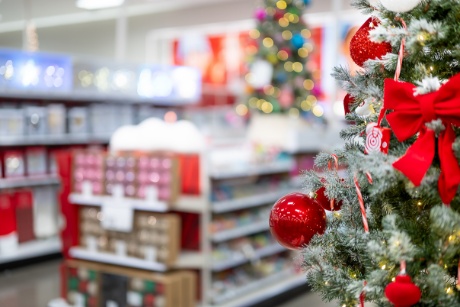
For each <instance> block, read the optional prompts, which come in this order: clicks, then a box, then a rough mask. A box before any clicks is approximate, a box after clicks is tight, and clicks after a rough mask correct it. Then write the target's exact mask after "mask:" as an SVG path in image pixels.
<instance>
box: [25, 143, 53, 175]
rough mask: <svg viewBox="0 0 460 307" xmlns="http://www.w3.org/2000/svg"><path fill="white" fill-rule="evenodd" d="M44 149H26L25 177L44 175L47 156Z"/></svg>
mask: <svg viewBox="0 0 460 307" xmlns="http://www.w3.org/2000/svg"><path fill="white" fill-rule="evenodd" d="M46 154H47V153H46V148H45V147H27V148H26V169H27V176H36V175H41V176H43V175H46V173H47V169H48V168H47V155H46Z"/></svg>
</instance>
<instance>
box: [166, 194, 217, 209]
mask: <svg viewBox="0 0 460 307" xmlns="http://www.w3.org/2000/svg"><path fill="white" fill-rule="evenodd" d="M208 208H209V207H208V200H207V199H206V198H204V197H202V196H180V197H179V199H178V200H177V201H176V202H175V203H174V205H173V207H172V208H171V209H173V210H176V211H182V212H192V213H203V212H206V211H207V210H208Z"/></svg>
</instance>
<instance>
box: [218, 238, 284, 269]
mask: <svg viewBox="0 0 460 307" xmlns="http://www.w3.org/2000/svg"><path fill="white" fill-rule="evenodd" d="M284 251H286V249H285V248H284V247H282V246H281V245H279V244H272V245H268V246H265V247H263V248H260V249H258V250H256V251H255V255H254V259H260V258H263V257H267V256H271V255H275V254H278V253H281V252H284ZM249 261H251V259H249V258H247V257H245V256H244V255H242V254H241V255H237V256H235V257H234V258H232V259H227V260H221V261H219V262H216V263H214V264H213V265H212V270H213V271H214V272H220V271H223V270H227V269H230V268H233V267H236V266H239V265H242V264H245V263H247V262H249Z"/></svg>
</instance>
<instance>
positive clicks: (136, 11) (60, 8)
mask: <svg viewBox="0 0 460 307" xmlns="http://www.w3.org/2000/svg"><path fill="white" fill-rule="evenodd" d="M244 1H251V0H125V5H124V6H123V12H124V13H125V14H126V15H127V16H129V17H134V16H141V15H149V14H156V13H161V12H166V11H174V10H180V9H187V8H190V7H194V6H202V5H206V4H211V3H212V4H216V3H218V2H232V3H234V4H235V5H238V2H244ZM252 1H256V0H252ZM338 2H341V4H340V5H341V9H349V8H350V4H349V2H350V0H316V1H315V0H313V1H312V5H311V7H310V8H309V10H308V11H309V12H324V11H331V10H332V8H333V7H334V5H333V3H338ZM120 11H121V10H120V8H111V9H104V10H96V11H87V10H84V9H80V8H77V7H76V6H75V0H0V33H7V32H14V31H21V30H23V29H24V24H25V20H27V19H28V18H30V19H32V20H33V21H34V23H35V25H36V26H37V27H38V28H45V27H56V26H62V25H70V24H79V23H88V22H93V21H102V20H110V19H115V18H117V17H118V16H119V15H120Z"/></svg>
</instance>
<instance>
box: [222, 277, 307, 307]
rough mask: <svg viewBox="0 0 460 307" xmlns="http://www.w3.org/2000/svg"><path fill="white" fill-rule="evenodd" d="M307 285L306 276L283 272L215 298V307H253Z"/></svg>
mask: <svg viewBox="0 0 460 307" xmlns="http://www.w3.org/2000/svg"><path fill="white" fill-rule="evenodd" d="M293 275H294V276H293ZM305 283H306V281H305V276H303V275H296V274H295V273H294V272H293V271H292V270H286V271H282V272H279V273H275V274H273V275H270V276H268V277H265V278H262V279H260V280H257V281H254V282H252V283H250V284H247V285H245V286H244V287H240V288H238V289H234V290H229V291H228V292H227V293H224V294H222V295H219V296H217V297H214V299H213V301H214V304H215V305H214V306H219V307H244V306H252V305H254V304H257V303H259V302H261V301H264V300H267V299H269V298H271V297H275V296H277V295H280V294H282V293H284V292H286V291H289V290H291V289H293V288H296V287H299V286H301V285H303V284H305Z"/></svg>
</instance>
